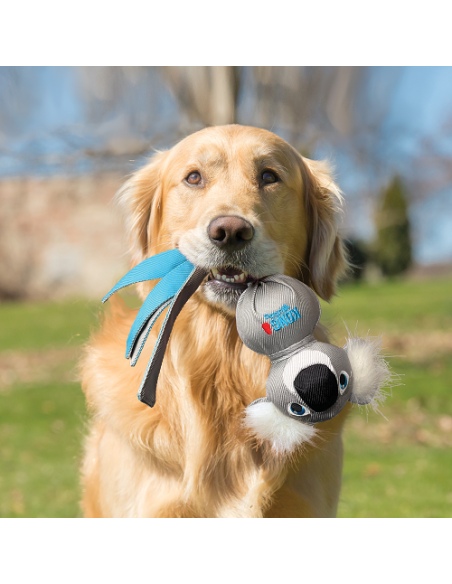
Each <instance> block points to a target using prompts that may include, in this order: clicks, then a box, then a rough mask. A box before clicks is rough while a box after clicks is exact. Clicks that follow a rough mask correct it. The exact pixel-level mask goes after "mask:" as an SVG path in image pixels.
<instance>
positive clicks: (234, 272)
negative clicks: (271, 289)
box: [207, 266, 259, 291]
mask: <svg viewBox="0 0 452 584" xmlns="http://www.w3.org/2000/svg"><path fill="white" fill-rule="evenodd" d="M258 279H259V278H255V277H254V276H252V275H251V274H249V273H248V272H245V271H244V270H241V269H239V268H234V267H232V266H222V267H220V268H211V270H210V272H209V276H208V279H207V285H208V286H211V287H212V288H215V289H217V290H227V289H228V288H229V289H232V290H242V291H243V290H246V289H247V287H248V286H251V284H253V283H254V282H257V280H258Z"/></svg>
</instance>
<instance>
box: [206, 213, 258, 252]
mask: <svg viewBox="0 0 452 584" xmlns="http://www.w3.org/2000/svg"><path fill="white" fill-rule="evenodd" d="M207 233H208V235H209V238H210V240H211V241H212V242H213V243H214V244H215V245H217V246H218V247H224V248H228V249H230V250H235V249H239V248H241V247H244V246H245V245H246V244H247V243H249V242H250V241H251V240H252V239H253V237H254V229H253V226H252V225H251V223H248V221H245V219H242V217H235V216H234V215H224V216H222V217H215V219H213V221H211V223H210V225H209V227H208V228H207Z"/></svg>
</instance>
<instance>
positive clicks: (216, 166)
mask: <svg viewBox="0 0 452 584" xmlns="http://www.w3.org/2000/svg"><path fill="white" fill-rule="evenodd" d="M119 198H120V201H121V203H122V205H123V207H124V209H125V211H126V215H127V221H128V228H129V233H130V243H131V251H132V265H135V264H137V263H139V262H140V261H142V260H143V259H145V258H147V257H149V256H151V255H153V254H156V253H159V252H162V251H165V250H168V249H172V248H174V247H178V248H179V249H180V251H181V252H182V253H183V254H184V255H185V256H186V257H187V258H188V259H189V260H190V261H191V262H192V263H194V264H197V265H199V266H203V267H206V268H208V269H209V270H211V272H210V276H209V277H208V278H206V281H205V282H204V283H203V285H202V286H201V287H200V288H199V290H198V291H197V292H196V293H195V295H194V296H193V297H192V298H191V299H190V300H189V302H188V303H187V304H186V306H185V307H184V309H183V310H182V312H181V314H180V315H179V317H178V319H177V321H176V324H175V326H174V329H173V332H172V334H171V338H170V341H169V344H168V347H167V350H166V355H165V359H164V362H163V366H162V370H161V373H160V378H159V383H158V390H157V403H156V405H155V407H154V408H152V409H151V408H149V407H148V406H147V405H145V404H143V403H141V402H139V401H138V399H137V397H136V394H137V390H138V388H139V386H140V381H141V378H142V376H143V373H144V370H145V368H146V365H147V361H148V360H149V357H150V355H151V353H152V349H153V344H154V342H155V340H156V338H157V332H158V331H156V330H155V329H158V328H159V327H158V326H156V327H155V328H154V329H153V331H152V333H151V335H150V337H149V339H148V342H147V346H146V348H145V349H144V351H143V354H142V356H141V358H140V361H139V362H138V363H137V365H136V367H133V368H132V367H130V365H129V363H128V361H127V360H126V359H125V358H124V353H125V346H126V338H127V335H128V332H129V329H130V326H131V324H132V322H133V320H134V318H135V315H136V313H137V311H136V310H131V309H128V308H127V307H126V306H125V304H124V302H123V301H122V300H121V299H119V300H116V301H115V300H111V301H110V302H111V303H112V307H111V310H110V311H107V313H106V316H105V318H104V322H103V325H102V328H101V330H100V331H99V332H98V333H96V334H95V335H94V336H93V337H92V339H91V341H90V343H89V346H88V347H87V349H86V354H85V358H84V360H83V363H82V376H83V390H84V392H85V395H86V400H87V404H88V406H89V409H90V410H91V412H92V426H91V431H90V434H89V436H88V438H87V442H86V451H85V457H84V462H83V469H82V483H83V489H84V495H83V501H82V507H83V510H84V513H85V516H87V517H330V516H334V515H335V514H336V510H337V504H338V498H339V492H340V486H341V471H342V456H343V453H342V440H341V430H342V426H343V423H344V419H345V417H346V416H347V412H348V410H349V408H348V407H346V408H345V409H344V410H343V411H342V413H341V414H340V415H338V416H337V417H335V418H334V419H332V420H330V421H329V422H325V423H322V424H318V425H317V428H318V430H319V432H318V433H317V437H316V440H315V442H314V444H311V445H309V446H307V447H305V448H303V449H302V450H300V451H299V452H297V453H296V454H295V455H293V456H291V457H287V456H281V455H278V454H277V453H275V452H274V451H273V450H272V449H271V448H269V445H268V444H266V443H265V442H262V441H259V440H257V439H256V437H255V436H253V435H252V433H251V432H250V431H249V430H247V429H246V428H244V426H243V414H244V410H245V408H246V406H248V405H249V404H250V403H251V402H252V401H253V400H255V399H257V398H259V397H263V396H264V395H265V382H266V378H267V373H268V370H269V366H270V361H269V359H268V358H267V357H265V356H261V355H258V354H255V353H253V352H252V351H250V350H249V349H247V348H246V347H245V346H244V345H243V343H242V342H241V340H240V338H239V337H238V334H237V329H236V323H235V317H234V314H235V306H236V302H237V299H238V298H239V296H240V294H241V292H242V291H243V289H244V288H245V286H246V283H247V282H249V281H252V280H253V279H258V278H262V277H264V276H267V275H269V274H273V273H276V272H280V273H285V274H287V275H289V276H292V277H295V278H299V279H301V280H302V281H303V282H305V283H307V284H308V285H309V286H311V287H312V288H313V289H314V290H315V292H316V293H317V294H318V295H319V296H320V297H322V298H323V299H325V300H329V299H330V298H331V296H332V295H333V294H334V291H335V285H336V281H337V279H338V278H339V277H340V275H341V274H342V273H343V272H344V270H345V269H346V266H347V262H346V258H345V256H344V251H343V248H342V242H341V239H340V236H339V235H338V230H337V219H338V213H339V210H340V205H341V195H340V191H339V189H338V187H337V186H336V185H335V183H334V182H333V180H332V178H331V175H330V171H329V169H328V166H327V165H326V164H325V163H323V162H316V161H313V160H308V159H306V158H303V157H302V156H300V155H299V154H298V152H297V151H296V150H295V149H294V148H292V147H291V146H290V145H289V144H288V143H287V142H285V141H284V140H282V139H281V138H279V137H278V136H276V135H275V134H273V133H271V132H268V131H266V130H261V129H257V128H251V127H243V126H239V125H230V126H220V127H213V128H207V129H204V130H202V131H200V132H197V133H195V134H192V135H191V136H188V137H187V138H185V139H184V140H182V141H181V142H180V143H178V144H177V145H176V146H174V147H173V148H171V149H170V150H168V151H167V152H161V153H158V154H156V155H155V156H154V158H153V159H152V160H151V162H150V163H149V164H148V165H147V166H145V167H144V168H142V169H141V170H139V171H138V172H136V173H135V174H134V175H133V176H132V178H131V179H130V180H129V181H128V182H127V183H126V184H125V185H124V187H123V188H122V189H121V191H120V193H119ZM218 274H219V276H220V279H219V278H218V277H215V276H218ZM223 275H225V276H226V277H227V280H225V279H224V278H223V277H222V276H223ZM111 284H112V283H111V282H106V283H105V285H106V290H107V289H108V287H109V286H110V285H111ZM155 284H156V282H155V281H154V282H152V283H149V282H147V283H143V284H140V285H138V289H139V294H140V296H141V298H143V299H144V298H145V296H146V294H147V293H148V292H149V290H150V289H151V288H152V285H155ZM162 320H163V317H160V319H159V321H158V322H159V323H161V322H162ZM152 335H153V336H152ZM322 335H324V333H322V331H321V330H317V331H316V336H317V337H318V338H321V339H323V340H326V339H325V337H324V336H323V337H322Z"/></svg>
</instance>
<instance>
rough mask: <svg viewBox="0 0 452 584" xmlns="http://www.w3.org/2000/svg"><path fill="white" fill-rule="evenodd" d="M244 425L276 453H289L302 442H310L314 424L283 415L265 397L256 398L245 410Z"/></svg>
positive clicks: (313, 432) (314, 432)
mask: <svg viewBox="0 0 452 584" xmlns="http://www.w3.org/2000/svg"><path fill="white" fill-rule="evenodd" d="M245 426H246V427H248V428H249V429H250V430H252V431H253V433H254V434H255V435H256V437H257V438H259V439H260V440H266V441H268V442H270V443H271V445H272V448H273V450H274V451H275V452H276V453H277V454H290V453H291V452H293V451H294V450H295V449H296V448H297V447H298V446H301V445H302V444H309V443H312V441H313V438H314V436H315V434H316V432H317V431H316V429H315V428H314V426H310V425H309V424H301V423H300V422H298V421H297V420H292V419H291V418H289V416H286V415H284V414H283V413H282V412H280V411H279V410H278V408H277V407H276V406H275V405H274V404H273V403H272V402H271V401H270V400H269V399H268V398H266V397H263V398H261V399H257V400H256V401H254V402H253V403H252V404H250V405H249V406H248V407H247V408H246V410H245Z"/></svg>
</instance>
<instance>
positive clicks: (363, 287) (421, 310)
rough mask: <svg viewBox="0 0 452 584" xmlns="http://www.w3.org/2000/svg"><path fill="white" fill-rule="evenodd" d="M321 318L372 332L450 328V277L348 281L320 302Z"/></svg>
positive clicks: (451, 309)
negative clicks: (365, 281) (333, 296)
mask: <svg viewBox="0 0 452 584" xmlns="http://www.w3.org/2000/svg"><path fill="white" fill-rule="evenodd" d="M321 304H322V322H325V323H326V324H327V325H328V326H334V327H336V326H343V324H342V319H343V320H344V321H345V324H346V325H347V326H348V328H350V329H354V328H355V325H356V323H358V330H367V328H370V329H371V331H372V333H373V334H375V335H378V334H380V333H391V332H413V331H414V332H416V331H420V330H446V331H448V330H451V329H452V279H450V278H444V279H437V280H428V281H422V282H413V281H408V280H394V281H391V282H383V283H381V284H374V285H371V284H367V283H362V284H349V285H347V286H344V287H342V289H340V290H339V294H338V296H337V297H336V298H334V299H333V301H332V302H331V303H330V304H328V303H327V302H322V303H321Z"/></svg>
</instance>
